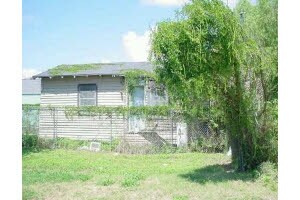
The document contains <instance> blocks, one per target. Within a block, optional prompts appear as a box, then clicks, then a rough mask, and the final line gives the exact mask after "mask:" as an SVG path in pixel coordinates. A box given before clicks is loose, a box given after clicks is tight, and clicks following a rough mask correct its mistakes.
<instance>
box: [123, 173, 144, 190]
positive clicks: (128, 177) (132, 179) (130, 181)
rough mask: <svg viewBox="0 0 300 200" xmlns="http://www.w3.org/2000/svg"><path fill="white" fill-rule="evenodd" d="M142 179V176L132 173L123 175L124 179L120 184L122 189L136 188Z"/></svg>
mask: <svg viewBox="0 0 300 200" xmlns="http://www.w3.org/2000/svg"><path fill="white" fill-rule="evenodd" d="M142 179H144V176H143V175H142V174H140V173H133V174H125V177H124V179H123V181H122V183H121V185H122V186H123V187H133V186H138V185H139V183H140V180H142Z"/></svg>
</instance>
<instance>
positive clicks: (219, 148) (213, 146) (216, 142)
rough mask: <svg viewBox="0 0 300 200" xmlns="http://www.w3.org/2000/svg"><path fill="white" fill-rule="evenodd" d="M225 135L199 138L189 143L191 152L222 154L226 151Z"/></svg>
mask: <svg viewBox="0 0 300 200" xmlns="http://www.w3.org/2000/svg"><path fill="white" fill-rule="evenodd" d="M226 147H227V140H226V137H225V134H214V135H211V136H200V137H199V138H198V139H197V140H196V141H193V142H191V143H190V145H189V148H190V150H191V151H192V152H194V151H196V152H204V153H224V152H225V151H226V150H227V148H226Z"/></svg>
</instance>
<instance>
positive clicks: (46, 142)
mask: <svg viewBox="0 0 300 200" xmlns="http://www.w3.org/2000/svg"><path fill="white" fill-rule="evenodd" d="M54 144H55V141H54V139H47V138H42V137H39V136H38V135H34V134H23V135H22V148H23V149H27V150H41V149H52V148H53V147H54Z"/></svg>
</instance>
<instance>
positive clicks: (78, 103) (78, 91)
mask: <svg viewBox="0 0 300 200" xmlns="http://www.w3.org/2000/svg"><path fill="white" fill-rule="evenodd" d="M83 85H84V86H87V85H89V86H95V87H96V91H95V92H96V97H95V98H96V99H95V100H96V104H95V105H80V86H83ZM77 106H78V107H81V106H98V86H97V84H96V83H83V84H78V86H77Z"/></svg>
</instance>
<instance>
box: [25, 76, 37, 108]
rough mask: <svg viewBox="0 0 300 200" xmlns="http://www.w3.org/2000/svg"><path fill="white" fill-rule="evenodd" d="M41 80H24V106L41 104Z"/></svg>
mask: <svg viewBox="0 0 300 200" xmlns="http://www.w3.org/2000/svg"><path fill="white" fill-rule="evenodd" d="M40 98H41V79H22V104H39V103H40Z"/></svg>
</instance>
